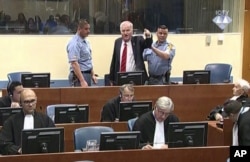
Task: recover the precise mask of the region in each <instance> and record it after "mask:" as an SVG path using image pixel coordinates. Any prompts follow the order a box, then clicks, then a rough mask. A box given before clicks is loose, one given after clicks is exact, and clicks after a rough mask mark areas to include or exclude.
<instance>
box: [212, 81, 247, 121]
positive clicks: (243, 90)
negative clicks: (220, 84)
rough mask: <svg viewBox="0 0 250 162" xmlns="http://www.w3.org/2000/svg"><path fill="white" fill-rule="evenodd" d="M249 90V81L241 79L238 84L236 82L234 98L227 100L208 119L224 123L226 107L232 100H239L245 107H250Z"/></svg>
mask: <svg viewBox="0 0 250 162" xmlns="http://www.w3.org/2000/svg"><path fill="white" fill-rule="evenodd" d="M249 88H250V86H249V83H248V81H246V80H244V79H240V80H238V81H237V82H235V83H234V87H233V96H232V97H231V98H229V99H227V100H226V101H225V103H224V104H223V105H218V106H216V107H215V108H214V109H213V110H212V111H211V112H210V114H209V115H208V119H209V120H217V121H222V120H223V118H224V117H225V116H226V114H225V112H224V106H225V105H226V104H227V103H228V102H229V101H230V100H237V101H239V102H241V103H242V104H243V105H249V104H250V99H249V98H248V91H249ZM249 106H250V105H249Z"/></svg>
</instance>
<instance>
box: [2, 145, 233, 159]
mask: <svg viewBox="0 0 250 162" xmlns="http://www.w3.org/2000/svg"><path fill="white" fill-rule="evenodd" d="M228 157H229V147H228V146H217V147H198V148H190V147H189V148H174V149H165V150H121V151H96V152H65V153H54V154H34V155H10V156H0V161H4V162H27V161H28V162H29V161H30V162H31V161H32V162H45V161H46V162H56V161H58V162H74V161H78V160H79V161H80V160H91V161H94V162H139V161H143V162H155V161H157V162H166V161H167V162H225V161H226V159H227V158H228Z"/></svg>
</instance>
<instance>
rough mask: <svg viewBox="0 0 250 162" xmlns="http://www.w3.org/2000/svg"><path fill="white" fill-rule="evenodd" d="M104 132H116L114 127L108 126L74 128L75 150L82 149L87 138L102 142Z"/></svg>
mask: <svg viewBox="0 0 250 162" xmlns="http://www.w3.org/2000/svg"><path fill="white" fill-rule="evenodd" d="M102 132H114V130H113V128H111V127H106V126H90V127H82V128H77V129H75V130H74V147H75V150H81V149H82V148H85V147H86V143H87V140H92V139H94V140H97V143H98V144H100V135H101V133H102Z"/></svg>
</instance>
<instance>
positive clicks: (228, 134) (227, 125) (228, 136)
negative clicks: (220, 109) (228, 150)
mask: <svg viewBox="0 0 250 162" xmlns="http://www.w3.org/2000/svg"><path fill="white" fill-rule="evenodd" d="M223 123H224V124H223V133H224V145H225V146H230V145H232V138H233V137H232V129H233V122H232V121H231V120H230V119H224V121H223Z"/></svg>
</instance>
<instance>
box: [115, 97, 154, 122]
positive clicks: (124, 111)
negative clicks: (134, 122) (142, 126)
mask: <svg viewBox="0 0 250 162" xmlns="http://www.w3.org/2000/svg"><path fill="white" fill-rule="evenodd" d="M150 110H152V101H132V102H127V101H126V102H120V104H119V121H128V120H129V119H132V118H136V117H139V116H141V115H142V114H144V113H146V112H148V111H150Z"/></svg>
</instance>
